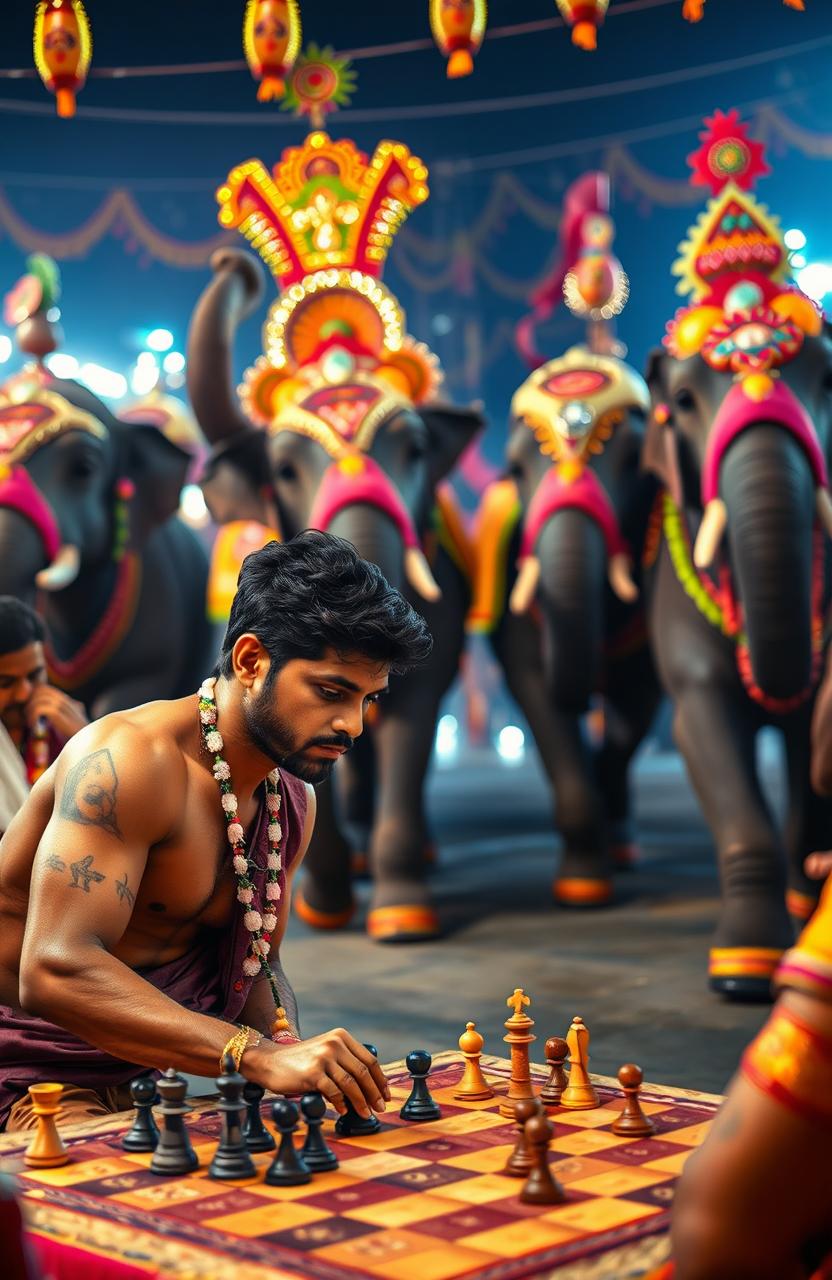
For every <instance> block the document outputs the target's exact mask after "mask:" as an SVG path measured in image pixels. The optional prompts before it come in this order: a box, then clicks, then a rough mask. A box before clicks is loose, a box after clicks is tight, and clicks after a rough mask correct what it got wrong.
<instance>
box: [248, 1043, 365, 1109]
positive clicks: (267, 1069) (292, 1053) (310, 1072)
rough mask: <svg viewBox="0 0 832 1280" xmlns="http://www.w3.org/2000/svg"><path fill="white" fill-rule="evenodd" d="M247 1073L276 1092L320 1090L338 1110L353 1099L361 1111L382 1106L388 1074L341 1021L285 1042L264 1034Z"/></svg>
mask: <svg viewBox="0 0 832 1280" xmlns="http://www.w3.org/2000/svg"><path fill="white" fill-rule="evenodd" d="M244 1060H245V1066H244V1071H245V1073H246V1075H248V1077H249V1078H250V1079H252V1080H254V1081H255V1083H256V1084H261V1085H263V1086H264V1087H265V1088H266V1089H271V1090H272V1091H273V1092H274V1093H285V1094H292V1095H296V1094H302V1093H322V1094H323V1096H324V1097H325V1098H326V1100H327V1102H329V1103H330V1104H331V1106H333V1107H334V1108H335V1110H336V1111H338V1112H339V1113H341V1114H343V1113H344V1112H345V1111H346V1105H345V1099H347V1098H348V1099H349V1100H350V1102H351V1103H352V1105H353V1106H354V1107H355V1109H356V1111H357V1112H358V1114H359V1115H360V1116H364V1117H367V1116H369V1115H370V1112H371V1110H372V1111H384V1110H385V1103H386V1102H389V1100H390V1088H389V1086H388V1084H387V1079H386V1077H385V1075H384V1072H383V1071H382V1069H381V1067H380V1066H379V1064H378V1062H377V1061H376V1059H375V1058H374V1057H373V1055H372V1054H371V1053H370V1052H369V1050H368V1049H365V1048H364V1046H363V1045H361V1044H359V1043H358V1041H357V1040H354V1039H353V1038H352V1036H351V1035H350V1034H349V1032H348V1031H344V1030H343V1028H342V1027H338V1028H336V1030H334V1031H327V1032H326V1033H325V1034H324V1035H322V1036H313V1037H312V1039H311V1040H301V1041H300V1042H299V1043H298V1044H293V1045H286V1046H284V1047H283V1048H281V1047H280V1046H279V1045H276V1044H274V1043H273V1042H272V1041H271V1040H262V1041H261V1042H260V1044H258V1045H257V1046H256V1047H254V1048H251V1049H247V1050H246V1051H245V1054H244Z"/></svg>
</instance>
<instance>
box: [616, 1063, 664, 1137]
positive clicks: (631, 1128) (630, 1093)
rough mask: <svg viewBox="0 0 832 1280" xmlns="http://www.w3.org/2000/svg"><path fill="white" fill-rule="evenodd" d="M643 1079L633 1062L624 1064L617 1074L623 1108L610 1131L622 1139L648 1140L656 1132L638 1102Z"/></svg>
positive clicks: (640, 1070)
mask: <svg viewBox="0 0 832 1280" xmlns="http://www.w3.org/2000/svg"><path fill="white" fill-rule="evenodd" d="M643 1079H644V1072H643V1071H642V1069H641V1067H637V1066H636V1064H635V1063H634V1062H625V1064H624V1066H623V1067H622V1068H621V1070H620V1071H619V1073H618V1083H619V1084H620V1085H621V1088H622V1089H623V1090H624V1108H623V1110H622V1112H621V1114H620V1116H619V1117H618V1118H617V1119H616V1120H613V1122H612V1124H611V1125H610V1129H611V1130H612V1132H613V1133H615V1134H618V1135H619V1136H620V1137H622V1138H649V1137H650V1135H651V1134H653V1133H655V1132H656V1126H655V1125H654V1124H653V1121H652V1120H651V1119H650V1117H649V1116H646V1115H645V1114H644V1112H643V1111H642V1109H641V1103H640V1102H639V1097H638V1091H639V1089H640V1088H641V1082H642V1080H643Z"/></svg>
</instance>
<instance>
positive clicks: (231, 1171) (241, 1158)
mask: <svg viewBox="0 0 832 1280" xmlns="http://www.w3.org/2000/svg"><path fill="white" fill-rule="evenodd" d="M222 1066H223V1072H222V1075H221V1076H218V1077H217V1090H218V1092H219V1095H220V1100H219V1102H218V1103H217V1110H218V1111H219V1113H220V1115H221V1116H222V1130H221V1133H220V1140H219V1144H218V1146H217V1149H216V1151H215V1152H214V1158H213V1160H212V1161H211V1163H210V1165H209V1166H208V1177H209V1178H217V1179H218V1180H219V1181H221V1182H229V1181H232V1180H234V1179H237V1178H253V1177H254V1175H255V1173H256V1172H257V1170H256V1169H255V1167H254V1161H253V1160H252V1158H251V1156H250V1154H249V1151H248V1148H247V1146H246V1142H245V1138H244V1137H243V1117H244V1116H245V1112H246V1104H245V1101H244V1099H243V1089H244V1088H245V1083H246V1082H245V1077H244V1076H242V1075H240V1073H239V1071H237V1070H236V1068H235V1066H234V1059H233V1057H232V1056H231V1054H230V1053H227V1054H226V1055H225V1057H224V1058H223V1063H222Z"/></svg>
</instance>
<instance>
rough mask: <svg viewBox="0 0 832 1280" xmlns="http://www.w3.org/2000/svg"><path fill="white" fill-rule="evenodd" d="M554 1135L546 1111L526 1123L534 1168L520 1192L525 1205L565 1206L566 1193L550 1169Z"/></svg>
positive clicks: (527, 1143) (540, 1112) (528, 1144)
mask: <svg viewBox="0 0 832 1280" xmlns="http://www.w3.org/2000/svg"><path fill="white" fill-rule="evenodd" d="M553 1133H554V1125H553V1124H552V1122H551V1120H550V1119H549V1117H548V1116H547V1115H546V1112H545V1111H542V1110H541V1111H539V1112H538V1114H537V1115H535V1116H532V1117H531V1118H530V1119H529V1120H527V1121H526V1145H527V1147H528V1149H529V1152H530V1154H531V1158H532V1167H531V1171H530V1173H529V1176H528V1178H527V1179H526V1182H525V1184H524V1186H523V1190H522V1191H521V1192H520V1199H521V1200H522V1202H523V1204H563V1203H564V1202H565V1200H566V1193H565V1191H564V1189H563V1187H562V1186H561V1185H560V1183H559V1182H558V1180H557V1178H555V1177H554V1175H553V1174H552V1170H551V1169H550V1167H549V1143H550V1142H551V1140H552V1134H553Z"/></svg>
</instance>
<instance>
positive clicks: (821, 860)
mask: <svg viewBox="0 0 832 1280" xmlns="http://www.w3.org/2000/svg"><path fill="white" fill-rule="evenodd" d="M803 870H804V871H805V872H806V874H807V876H809V877H810V878H811V879H812V880H825V879H826V877H827V876H828V875H829V872H830V871H832V849H827V850H826V852H825V853H810V854H809V856H808V858H807V859H806V861H805V862H804V863H803Z"/></svg>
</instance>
